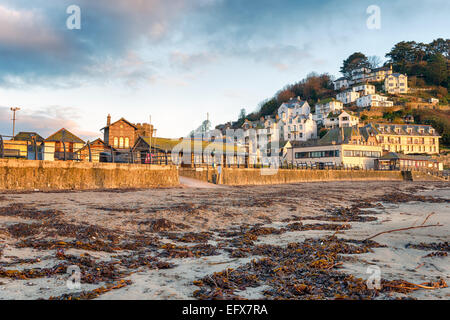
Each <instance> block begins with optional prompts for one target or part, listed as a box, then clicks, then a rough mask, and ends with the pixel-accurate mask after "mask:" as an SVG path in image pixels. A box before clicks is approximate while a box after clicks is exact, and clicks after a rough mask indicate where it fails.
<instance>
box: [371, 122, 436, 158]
mask: <svg viewBox="0 0 450 320" xmlns="http://www.w3.org/2000/svg"><path fill="white" fill-rule="evenodd" d="M366 128H367V130H369V131H370V132H372V133H373V134H374V135H375V136H376V137H377V140H378V143H379V144H380V145H381V147H382V148H383V150H384V151H389V152H401V153H403V154H413V153H414V154H416V153H419V154H437V153H439V138H440V136H439V134H438V133H437V132H436V130H435V129H434V128H433V127H431V126H428V125H413V124H383V123H370V124H368V125H367V126H366Z"/></svg>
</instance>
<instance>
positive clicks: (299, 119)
mask: <svg viewBox="0 0 450 320" xmlns="http://www.w3.org/2000/svg"><path fill="white" fill-rule="evenodd" d="M281 122H282V123H280V124H279V127H280V133H281V140H285V141H307V140H309V139H315V138H317V123H316V121H314V120H313V117H312V114H310V115H309V116H308V117H305V116H302V115H297V116H295V117H293V118H290V119H288V121H286V122H285V121H283V120H281Z"/></svg>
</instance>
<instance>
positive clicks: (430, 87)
mask: <svg viewBox="0 0 450 320" xmlns="http://www.w3.org/2000/svg"><path fill="white" fill-rule="evenodd" d="M385 57H386V58H387V59H388V60H387V61H386V62H385V63H384V66H387V65H392V67H393V71H394V72H397V73H406V74H407V75H408V84H409V87H410V88H411V89H412V90H411V92H410V93H408V94H407V95H403V96H401V97H399V96H390V97H389V98H390V99H392V100H393V101H394V102H395V105H396V106H401V107H402V108H404V110H402V111H401V112H398V111H396V114H390V113H389V112H388V113H387V114H385V115H383V118H384V119H386V120H389V121H395V122H401V121H402V118H401V117H403V116H405V115H407V114H413V116H414V118H415V123H417V124H431V125H433V127H435V128H436V130H437V131H438V132H439V133H440V134H441V135H442V144H443V145H444V146H446V147H447V148H450V138H449V132H450V120H449V117H450V115H449V112H448V111H440V110H415V111H411V110H410V109H409V107H408V104H409V103H411V102H418V101H426V100H428V99H430V98H437V99H439V101H440V102H439V103H440V104H441V105H448V104H449V102H450V94H449V90H448V86H449V83H450V80H449V79H450V68H449V66H450V39H436V40H434V41H432V42H430V43H429V44H424V43H416V42H414V41H409V42H405V41H402V42H399V43H397V44H395V45H394V47H393V48H392V49H391V50H390V52H388V53H386V55H385ZM380 62H381V59H380V58H379V57H366V56H365V55H364V54H363V53H361V52H356V53H354V54H352V55H350V56H349V57H348V58H347V59H345V60H344V61H343V65H342V67H341V73H342V74H343V75H344V76H345V75H349V74H351V72H352V71H353V70H356V69H359V68H362V67H367V68H377V67H379V66H380V64H381V63H380ZM333 80H334V77H333V76H331V75H330V74H328V73H324V74H317V73H310V74H309V75H308V76H307V77H306V78H305V79H303V80H301V81H299V82H297V83H294V84H289V85H286V86H285V87H284V88H282V89H280V90H279V91H278V92H276V94H275V95H274V96H273V97H271V98H268V99H266V100H264V101H262V102H261V103H260V104H259V105H258V107H257V109H256V110H255V111H254V112H251V113H248V114H247V113H246V110H245V109H242V110H241V112H240V115H239V118H238V120H237V121H236V122H233V124H232V128H234V129H237V128H240V127H241V125H242V124H243V123H244V120H245V119H248V120H250V121H255V120H259V119H260V118H261V117H264V116H268V115H275V114H276V113H277V110H278V108H279V107H280V106H281V104H283V103H284V102H287V101H289V99H291V98H293V97H297V96H299V97H301V99H302V100H306V101H308V103H309V104H310V106H311V111H312V112H314V109H315V107H314V106H315V105H316V104H317V103H318V102H319V101H320V102H325V101H327V100H329V99H331V98H335V96H336V94H337V91H335V90H334V86H333ZM373 84H374V85H375V86H376V90H377V91H381V89H382V87H383V84H384V83H383V82H377V83H373ZM355 108H356V107H355V106H353V107H351V108H350V109H349V110H353V109H355ZM354 111H356V110H354ZM365 120H367V119H365ZM368 120H370V118H369V119H368ZM322 133H323V132H322Z"/></svg>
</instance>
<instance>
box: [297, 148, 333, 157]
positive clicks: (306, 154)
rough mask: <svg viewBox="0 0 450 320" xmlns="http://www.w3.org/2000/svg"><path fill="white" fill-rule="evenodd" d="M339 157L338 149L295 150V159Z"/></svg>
mask: <svg viewBox="0 0 450 320" xmlns="http://www.w3.org/2000/svg"><path fill="white" fill-rule="evenodd" d="M333 157H339V150H327V151H313V152H296V153H295V159H306V158H333Z"/></svg>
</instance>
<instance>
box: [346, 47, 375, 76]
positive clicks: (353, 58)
mask: <svg viewBox="0 0 450 320" xmlns="http://www.w3.org/2000/svg"><path fill="white" fill-rule="evenodd" d="M359 68H370V62H369V60H368V58H367V57H366V56H365V55H364V54H363V53H361V52H355V53H353V54H352V55H350V57H348V58H347V59H345V60H344V62H343V64H342V67H341V73H342V74H343V75H344V76H346V77H350V76H351V74H352V72H353V71H354V70H356V69H359Z"/></svg>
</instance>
